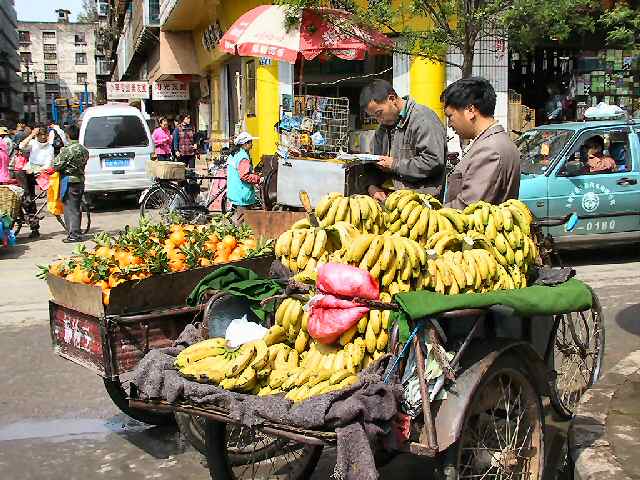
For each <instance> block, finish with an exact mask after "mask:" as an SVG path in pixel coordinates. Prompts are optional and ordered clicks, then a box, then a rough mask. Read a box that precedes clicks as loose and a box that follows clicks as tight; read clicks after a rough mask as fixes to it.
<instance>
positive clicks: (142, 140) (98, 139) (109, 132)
mask: <svg viewBox="0 0 640 480" xmlns="http://www.w3.org/2000/svg"><path fill="white" fill-rule="evenodd" d="M148 145H149V139H148V138H147V132H146V130H145V129H144V125H143V124H142V121H141V120H140V119H139V118H138V117H136V116H134V115H111V116H108V117H92V118H90V119H89V121H88V123H87V127H86V128H85V131H84V146H85V147H86V148H126V147H146V146H148Z"/></svg>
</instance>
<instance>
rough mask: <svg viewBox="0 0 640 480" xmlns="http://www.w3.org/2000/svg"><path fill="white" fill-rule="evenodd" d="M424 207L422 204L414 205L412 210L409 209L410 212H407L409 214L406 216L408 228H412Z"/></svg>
mask: <svg viewBox="0 0 640 480" xmlns="http://www.w3.org/2000/svg"><path fill="white" fill-rule="evenodd" d="M424 209H425V207H423V206H422V205H416V207H415V208H414V209H413V210H411V213H409V216H408V217H407V227H408V228H409V229H411V228H413V226H414V225H415V224H416V222H417V221H418V219H419V218H420V215H421V214H422V210H424ZM400 218H402V215H400Z"/></svg>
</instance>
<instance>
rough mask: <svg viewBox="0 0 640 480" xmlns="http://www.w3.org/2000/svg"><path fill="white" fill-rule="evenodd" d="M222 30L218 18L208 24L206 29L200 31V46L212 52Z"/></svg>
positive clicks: (220, 36) (216, 45)
mask: <svg viewBox="0 0 640 480" xmlns="http://www.w3.org/2000/svg"><path fill="white" fill-rule="evenodd" d="M223 34H224V32H223V31H222V28H221V27H220V22H219V21H218V20H216V21H215V23H212V24H211V25H209V26H208V27H207V28H206V30H205V31H204V32H203V33H202V46H203V47H204V48H205V49H206V50H209V51H210V52H212V51H213V50H215V49H216V48H217V47H218V42H219V41H220V39H221V38H222V35H223Z"/></svg>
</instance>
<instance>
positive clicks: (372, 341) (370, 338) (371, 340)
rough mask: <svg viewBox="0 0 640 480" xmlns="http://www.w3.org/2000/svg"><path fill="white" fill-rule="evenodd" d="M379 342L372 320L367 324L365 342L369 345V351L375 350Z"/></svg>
mask: <svg viewBox="0 0 640 480" xmlns="http://www.w3.org/2000/svg"><path fill="white" fill-rule="evenodd" d="M369 313H371V312H369ZM377 342H378V338H377V336H376V334H375V333H374V331H373V326H372V325H371V322H369V323H368V324H367V331H366V332H365V336H364V343H365V345H366V347H367V352H369V353H373V352H375V351H376V345H377Z"/></svg>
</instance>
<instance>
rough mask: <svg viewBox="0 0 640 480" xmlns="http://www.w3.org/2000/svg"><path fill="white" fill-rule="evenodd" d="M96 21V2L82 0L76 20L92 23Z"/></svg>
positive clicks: (94, 0) (93, 0)
mask: <svg viewBox="0 0 640 480" xmlns="http://www.w3.org/2000/svg"><path fill="white" fill-rule="evenodd" d="M97 21H98V4H97V2H96V0H82V11H81V12H80V13H79V14H78V22H81V23H94V22H97Z"/></svg>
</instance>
